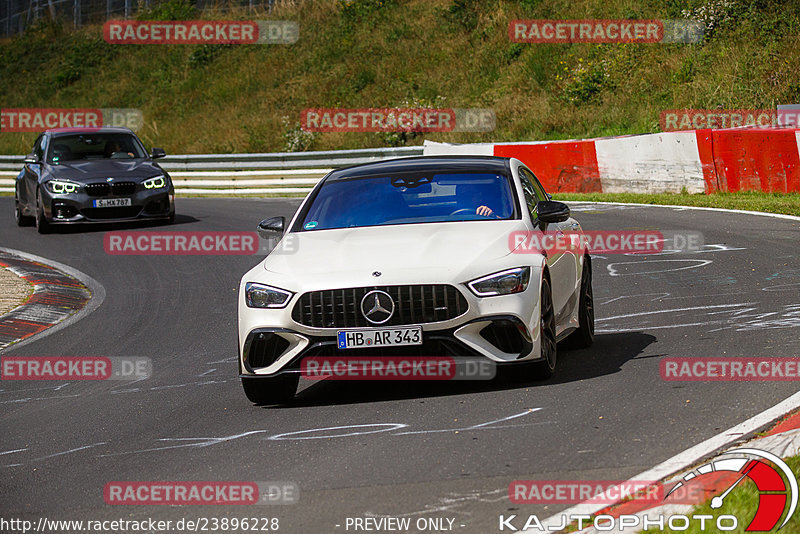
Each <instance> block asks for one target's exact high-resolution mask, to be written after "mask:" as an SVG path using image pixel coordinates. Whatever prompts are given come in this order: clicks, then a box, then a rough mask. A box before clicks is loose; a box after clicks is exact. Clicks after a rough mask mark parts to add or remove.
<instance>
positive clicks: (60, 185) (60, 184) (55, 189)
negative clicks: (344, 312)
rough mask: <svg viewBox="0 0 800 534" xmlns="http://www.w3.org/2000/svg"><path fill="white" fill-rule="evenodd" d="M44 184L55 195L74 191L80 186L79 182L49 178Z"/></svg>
mask: <svg viewBox="0 0 800 534" xmlns="http://www.w3.org/2000/svg"><path fill="white" fill-rule="evenodd" d="M44 185H45V186H47V190H48V191H50V192H51V193H55V194H56V195H64V194H69V193H75V192H76V191H77V190H78V189H80V188H81V184H76V183H75V182H68V181H66V180H50V181H49V182H45V183H44Z"/></svg>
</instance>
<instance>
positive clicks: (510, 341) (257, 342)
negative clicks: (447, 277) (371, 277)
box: [238, 283, 540, 377]
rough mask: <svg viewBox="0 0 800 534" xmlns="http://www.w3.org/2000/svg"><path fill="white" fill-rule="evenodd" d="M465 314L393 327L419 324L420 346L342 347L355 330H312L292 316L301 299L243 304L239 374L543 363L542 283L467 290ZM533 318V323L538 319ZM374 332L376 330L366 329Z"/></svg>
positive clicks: (240, 311)
mask: <svg viewBox="0 0 800 534" xmlns="http://www.w3.org/2000/svg"><path fill="white" fill-rule="evenodd" d="M459 291H460V292H461V293H462V294H463V295H464V297H465V298H466V300H467V303H468V307H467V309H466V312H465V313H463V314H461V315H459V316H458V317H455V318H453V319H451V320H447V321H439V322H433V323H423V324H419V323H415V324H408V325H393V326H391V327H387V328H390V329H391V328H397V327H402V326H421V327H422V338H423V339H422V341H423V343H422V345H411V346H399V347H386V348H380V349H375V348H358V349H338V348H337V333H338V331H340V330H354V329H355V330H357V328H353V327H346V328H345V327H340V328H311V327H307V326H304V325H303V324H300V323H298V322H296V321H295V320H294V319H293V318H292V309H293V306H294V305H295V304H297V301H298V300H299V298H300V296H299V295H294V296H293V297H292V300H291V301H290V303H289V305H288V306H287V307H286V308H284V309H254V308H248V307H247V306H246V304H244V301H243V297H242V296H241V295H240V299H239V300H240V303H239V339H240V343H239V358H238V359H239V370H240V374H241V376H245V377H252V376H275V375H279V374H285V373H299V372H300V369H301V361H302V359H303V358H306V357H318V356H334V357H342V358H345V359H346V358H348V357H381V356H408V357H428V356H430V357H439V356H449V357H453V358H460V357H464V358H472V359H474V358H485V359H487V360H490V361H493V362H495V363H511V362H518V361H533V360H538V359H539V354H540V350H539V321H538V317H539V308H538V306H539V299H538V298H536V296H537V295H538V285H537V284H535V283H532V284H530V285H529V287H528V288H527V290H526V291H524V292H522V293H518V294H515V295H505V296H496V297H488V298H478V297H475V296H474V295H472V294H471V293H470V292H469V291H468V290H467V289H466V288H463V289H461V288H459ZM534 318H535V319H534ZM368 328H375V327H368Z"/></svg>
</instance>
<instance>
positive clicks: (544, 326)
mask: <svg viewBox="0 0 800 534" xmlns="http://www.w3.org/2000/svg"><path fill="white" fill-rule="evenodd" d="M539 310H540V315H539V338H540V346H541V349H540V350H541V353H540V354H541V356H542V361H540V362H538V363H537V369H536V371H537V374H538V375H539V376H540V377H541V378H550V377H551V376H553V373H554V372H555V370H556V362H557V353H556V350H557V348H556V317H555V312H554V310H553V294H552V292H551V291H550V282H549V281H548V280H547V278H544V279H542V293H541V297H540V300H539Z"/></svg>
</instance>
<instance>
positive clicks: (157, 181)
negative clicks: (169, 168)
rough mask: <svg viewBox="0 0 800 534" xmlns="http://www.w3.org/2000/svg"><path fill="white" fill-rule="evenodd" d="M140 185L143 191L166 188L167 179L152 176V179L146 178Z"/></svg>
mask: <svg viewBox="0 0 800 534" xmlns="http://www.w3.org/2000/svg"><path fill="white" fill-rule="evenodd" d="M142 185H143V186H144V188H145V189H161V188H162V187H167V179H166V177H165V176H164V175H163V174H162V175H160V176H154V177H152V178H148V179H147V180H145V181H144V182H142Z"/></svg>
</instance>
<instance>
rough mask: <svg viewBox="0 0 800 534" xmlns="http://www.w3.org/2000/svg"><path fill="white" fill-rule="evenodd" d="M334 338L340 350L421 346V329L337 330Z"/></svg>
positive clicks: (419, 327)
mask: <svg viewBox="0 0 800 534" xmlns="http://www.w3.org/2000/svg"><path fill="white" fill-rule="evenodd" d="M336 337H337V343H336V347H337V348H340V349H364V348H374V347H399V346H402V345H422V327H421V326H411V327H408V328H374V329H369V330H366V329H365V330H339V332H338V333H337V336H336Z"/></svg>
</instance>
